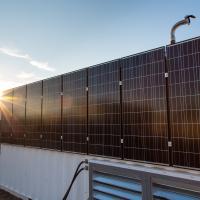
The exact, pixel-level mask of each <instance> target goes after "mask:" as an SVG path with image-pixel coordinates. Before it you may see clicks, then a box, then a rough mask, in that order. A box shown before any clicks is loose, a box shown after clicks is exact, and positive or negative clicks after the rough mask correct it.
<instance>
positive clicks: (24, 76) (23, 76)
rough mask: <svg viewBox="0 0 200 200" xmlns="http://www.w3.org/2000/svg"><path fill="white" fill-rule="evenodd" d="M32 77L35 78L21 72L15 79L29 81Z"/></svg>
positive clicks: (31, 74) (33, 75)
mask: <svg viewBox="0 0 200 200" xmlns="http://www.w3.org/2000/svg"><path fill="white" fill-rule="evenodd" d="M34 77H35V74H33V73H27V72H21V73H19V74H18V75H17V78H20V79H30V78H34Z"/></svg>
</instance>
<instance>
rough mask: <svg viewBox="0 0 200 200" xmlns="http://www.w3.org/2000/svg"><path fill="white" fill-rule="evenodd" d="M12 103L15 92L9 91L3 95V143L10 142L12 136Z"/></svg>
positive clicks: (1, 107) (1, 106)
mask: <svg viewBox="0 0 200 200" xmlns="http://www.w3.org/2000/svg"><path fill="white" fill-rule="evenodd" d="M12 101H13V90H7V91H5V92H4V93H3V95H2V101H1V104H0V109H1V124H0V128H1V140H0V141H1V142H8V143H9V142H10V143H11V136H12V126H11V122H12Z"/></svg>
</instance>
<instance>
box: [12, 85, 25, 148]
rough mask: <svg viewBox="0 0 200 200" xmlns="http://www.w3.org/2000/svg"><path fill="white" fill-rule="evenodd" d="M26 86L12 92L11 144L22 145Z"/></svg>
mask: <svg viewBox="0 0 200 200" xmlns="http://www.w3.org/2000/svg"><path fill="white" fill-rule="evenodd" d="M25 103H26V86H21V87H18V88H15V89H14V92H13V119H12V130H13V139H12V140H13V143H14V144H19V145H24V144H25V143H24V134H25V131H26V127H25Z"/></svg>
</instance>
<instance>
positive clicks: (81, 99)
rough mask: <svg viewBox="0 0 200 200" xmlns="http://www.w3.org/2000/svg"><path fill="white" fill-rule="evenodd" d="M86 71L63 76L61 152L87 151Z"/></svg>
mask: <svg viewBox="0 0 200 200" xmlns="http://www.w3.org/2000/svg"><path fill="white" fill-rule="evenodd" d="M86 86H87V70H86V69H84V70H80V71H76V72H72V73H69V74H65V75H64V76H63V150H64V151H73V152H81V153H86V151H87V142H86V137H87V91H86Z"/></svg>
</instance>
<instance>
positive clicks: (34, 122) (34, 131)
mask: <svg viewBox="0 0 200 200" xmlns="http://www.w3.org/2000/svg"><path fill="white" fill-rule="evenodd" d="M41 96H42V81H40V82H36V83H32V84H28V85H27V103H26V141H25V142H26V143H25V144H26V145H29V146H37V147H39V146H40V145H41V143H40V134H42V129H41V103H42V101H41Z"/></svg>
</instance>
